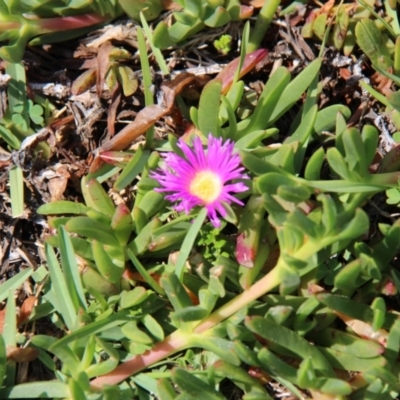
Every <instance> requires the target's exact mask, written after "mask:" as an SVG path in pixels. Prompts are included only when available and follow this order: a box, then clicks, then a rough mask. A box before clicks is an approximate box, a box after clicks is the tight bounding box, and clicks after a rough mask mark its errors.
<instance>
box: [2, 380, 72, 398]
mask: <svg viewBox="0 0 400 400" xmlns="http://www.w3.org/2000/svg"><path fill="white" fill-rule="evenodd" d="M69 396H70V391H69V388H68V385H67V384H65V383H63V382H60V381H48V382H45V381H44V382H29V383H22V384H20V385H16V386H12V387H8V388H5V389H0V397H1V398H3V399H33V398H43V399H59V398H68V397H69Z"/></svg>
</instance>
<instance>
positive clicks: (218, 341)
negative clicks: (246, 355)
mask: <svg viewBox="0 0 400 400" xmlns="http://www.w3.org/2000/svg"><path fill="white" fill-rule="evenodd" d="M190 343H191V344H192V346H195V347H200V348H202V349H206V350H208V351H211V352H213V353H214V354H216V355H217V356H218V357H220V358H221V359H222V360H224V361H226V362H229V363H231V364H232V365H236V366H239V365H240V359H239V357H238V356H237V355H236V354H235V352H234V344H233V342H231V341H229V340H226V339H223V338H220V337H216V336H207V335H201V334H192V336H191V338H190Z"/></svg>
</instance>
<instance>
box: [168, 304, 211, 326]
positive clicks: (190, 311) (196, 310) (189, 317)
mask: <svg viewBox="0 0 400 400" xmlns="http://www.w3.org/2000/svg"><path fill="white" fill-rule="evenodd" d="M209 314H210V312H209V310H207V309H206V308H203V307H200V306H189V307H185V308H182V309H180V310H178V311H175V312H174V313H173V319H174V320H178V321H182V322H192V321H199V320H201V319H204V318H206V317H207V316H208V315H209Z"/></svg>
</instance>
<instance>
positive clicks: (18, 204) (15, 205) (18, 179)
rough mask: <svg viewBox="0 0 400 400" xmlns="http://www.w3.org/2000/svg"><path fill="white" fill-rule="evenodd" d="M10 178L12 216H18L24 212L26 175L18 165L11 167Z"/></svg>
mask: <svg viewBox="0 0 400 400" xmlns="http://www.w3.org/2000/svg"><path fill="white" fill-rule="evenodd" d="M9 179H10V198H11V211H12V217H13V218H18V217H20V216H21V215H22V214H23V213H24V176H23V174H22V169H21V168H20V167H18V166H13V167H11V168H10V170H9Z"/></svg>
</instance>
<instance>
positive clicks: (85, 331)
mask: <svg viewBox="0 0 400 400" xmlns="http://www.w3.org/2000/svg"><path fill="white" fill-rule="evenodd" d="M128 315H129V311H128V310H123V311H119V312H117V313H113V314H112V315H109V316H108V317H107V318H103V319H99V320H98V321H94V322H91V323H90V324H87V325H85V326H82V327H80V328H79V329H76V330H75V331H74V332H72V333H70V334H69V335H66V336H64V337H63V338H61V339H59V340H57V341H56V342H54V343H52V344H51V345H50V346H49V348H48V351H50V352H52V353H54V354H57V353H58V351H61V350H62V349H64V348H68V345H69V344H70V343H73V342H75V341H76V340H79V339H83V338H87V337H89V336H91V335H95V334H97V333H100V332H105V331H106V330H108V329H111V328H113V327H115V326H120V325H122V324H124V323H126V322H128V321H129V317H128Z"/></svg>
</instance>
